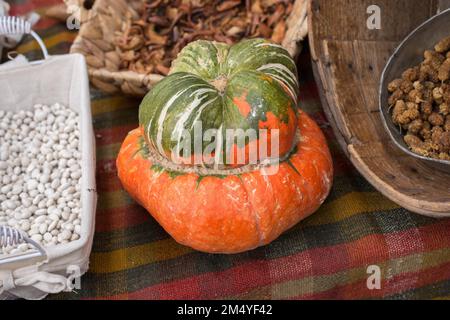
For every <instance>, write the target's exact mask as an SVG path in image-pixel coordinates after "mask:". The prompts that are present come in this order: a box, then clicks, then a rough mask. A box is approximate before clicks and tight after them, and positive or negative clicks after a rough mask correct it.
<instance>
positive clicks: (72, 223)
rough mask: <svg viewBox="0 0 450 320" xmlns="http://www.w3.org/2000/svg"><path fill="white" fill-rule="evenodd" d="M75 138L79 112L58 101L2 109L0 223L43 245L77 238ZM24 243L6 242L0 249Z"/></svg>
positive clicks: (77, 151)
mask: <svg viewBox="0 0 450 320" xmlns="http://www.w3.org/2000/svg"><path fill="white" fill-rule="evenodd" d="M79 140H80V132H79V127H78V115H77V114H76V113H75V112H74V111H72V110H71V109H69V108H67V107H65V106H62V105H61V104H58V103H57V104H54V105H52V106H46V105H36V106H34V107H33V109H32V110H31V111H24V110H22V111H18V112H6V111H1V110H0V225H9V226H10V227H14V228H18V229H21V230H22V231H24V232H26V233H27V234H28V236H29V237H30V238H31V239H33V240H34V241H36V242H39V243H41V244H42V245H44V246H51V245H57V244H63V243H68V242H70V241H74V240H77V239H79V238H80V231H81V216H80V194H81V193H80V189H81V185H80V178H81V152H80V141H79ZM28 249H29V246H27V245H25V244H22V245H20V246H17V247H11V246H9V247H4V248H0V255H1V254H15V253H17V252H20V251H27V250H28Z"/></svg>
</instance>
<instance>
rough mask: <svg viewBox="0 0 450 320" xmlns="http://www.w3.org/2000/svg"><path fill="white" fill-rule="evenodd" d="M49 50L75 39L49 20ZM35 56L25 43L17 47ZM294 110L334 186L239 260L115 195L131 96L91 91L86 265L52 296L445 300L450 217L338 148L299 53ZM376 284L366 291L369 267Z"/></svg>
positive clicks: (29, 6) (18, 5) (449, 290)
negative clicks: (181, 236)
mask: <svg viewBox="0 0 450 320" xmlns="http://www.w3.org/2000/svg"><path fill="white" fill-rule="evenodd" d="M59 2H60V1H59V0H39V1H38V0H34V1H25V0H17V1H10V3H11V4H12V14H14V15H19V14H23V13H25V12H28V11H30V10H35V11H37V12H42V11H43V9H44V8H45V7H47V6H49V5H52V4H56V3H59ZM35 29H36V30H37V31H38V32H39V34H40V35H42V36H43V37H44V39H45V43H46V45H47V47H48V48H49V51H50V53H51V54H61V53H67V52H68V50H69V47H70V44H71V42H72V41H73V40H74V38H75V36H76V33H74V32H71V31H68V30H67V29H66V27H65V26H64V25H63V24H61V23H58V22H57V21H55V20H52V19H42V20H41V21H40V22H39V24H38V25H37V26H36V28H35ZM18 51H19V52H23V53H26V54H27V56H29V57H37V56H39V55H40V53H39V50H38V47H37V45H36V44H35V43H34V42H33V41H32V40H31V39H30V38H27V39H26V40H25V42H23V43H22V44H21V46H20V47H19V49H18ZM299 70H300V77H301V100H300V106H301V108H302V109H304V110H305V111H307V112H308V113H309V114H310V115H312V116H313V118H314V119H315V120H316V121H317V122H318V123H319V124H320V125H321V127H322V129H323V131H324V132H325V134H326V136H327V138H328V142H329V145H330V148H331V150H332V154H333V159H334V165H335V171H336V172H335V182H334V187H333V190H332V192H331V195H330V197H329V198H328V200H327V201H326V203H325V204H324V205H323V206H322V208H321V209H320V210H319V211H318V212H317V213H316V214H314V215H313V216H311V217H310V218H308V219H306V220H305V221H303V222H301V223H299V224H298V225H297V226H295V227H294V228H293V229H291V230H289V231H287V232H286V233H285V234H283V235H282V236H281V237H280V238H279V239H278V240H276V241H275V242H273V243H272V244H270V245H268V246H266V247H263V248H259V249H257V250H254V251H251V252H247V253H243V254H238V255H209V254H204V253H200V252H196V251H193V250H191V249H189V248H187V247H184V246H181V245H179V244H177V243H176V242H175V241H174V240H172V239H171V238H170V237H169V236H168V234H167V233H166V232H165V231H164V230H163V229H162V228H161V227H160V226H159V225H158V224H157V223H156V221H155V220H154V219H153V218H151V216H150V215H149V214H148V213H147V212H146V211H145V210H144V209H143V208H141V207H140V206H139V205H137V204H136V203H135V202H134V201H133V200H132V199H131V198H130V197H129V196H128V195H127V193H126V192H125V191H124V190H123V189H122V187H121V185H120V182H119V180H118V178H117V175H116V168H115V158H116V154H117V152H118V150H119V147H120V144H121V142H122V140H123V138H124V137H125V135H126V134H127V133H128V132H129V131H130V130H132V129H133V128H135V127H136V126H137V121H138V105H139V102H140V101H139V100H137V99H132V98H128V97H125V96H121V95H114V96H111V95H105V94H102V93H100V92H98V91H96V90H92V91H91V95H92V112H93V117H94V128H95V132H96V137H97V185H98V195H99V201H98V211H97V217H96V234H95V239H94V246H93V251H92V255H91V259H90V270H89V272H88V273H87V274H86V275H85V276H84V277H83V278H82V280H81V290H78V292H77V293H70V294H60V295H56V296H50V297H49V298H51V299H55V298H56V299H62V298H66V299H96V298H107V299H135V298H139V299H228V298H231V299H233V298H236V299H244V298H250V299H315V298H331V299H342V298H389V299H400V298H408V299H415V298H449V297H450V219H442V220H435V219H431V218H426V217H422V216H419V215H416V214H413V213H410V212H408V211H406V210H404V209H402V208H399V207H398V206H397V205H396V204H394V203H392V202H391V201H389V200H388V199H386V198H385V197H383V196H382V195H381V194H380V193H378V192H377V191H376V190H374V188H373V187H371V186H370V185H369V184H368V183H367V181H366V180H365V179H364V178H362V177H361V176H360V175H359V174H358V172H357V171H356V170H355V169H354V168H353V167H352V165H351V164H350V162H349V161H348V160H347V159H346V158H345V156H344V154H343V153H342V151H341V150H340V148H339V146H338V144H337V142H336V139H335V137H334V136H333V133H332V131H331V128H330V127H329V125H328V123H327V120H326V118H325V116H324V114H323V112H322V109H321V104H320V101H319V98H318V94H317V89H316V85H315V83H314V80H313V77H312V73H311V68H310V57H309V54H308V52H307V49H306V50H304V53H303V54H302V55H301V57H300V59H299ZM370 265H376V266H378V267H379V268H380V270H381V289H379V290H377V289H375V290H369V289H368V288H367V278H368V276H369V275H368V273H367V268H368V267H369V266H370Z"/></svg>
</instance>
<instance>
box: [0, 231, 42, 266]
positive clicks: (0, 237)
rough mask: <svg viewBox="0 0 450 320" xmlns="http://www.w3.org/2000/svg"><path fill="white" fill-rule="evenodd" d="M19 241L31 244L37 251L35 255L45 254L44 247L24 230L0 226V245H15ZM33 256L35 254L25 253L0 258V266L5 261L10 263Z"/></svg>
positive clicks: (19, 242)
mask: <svg viewBox="0 0 450 320" xmlns="http://www.w3.org/2000/svg"><path fill="white" fill-rule="evenodd" d="M21 243H28V244H31V245H32V246H33V247H34V248H35V249H36V250H37V251H38V254H37V256H41V257H46V256H47V254H46V252H45V249H44V248H42V246H41V245H40V244H39V243H37V242H36V241H34V240H32V239H30V238H29V237H28V236H27V235H26V234H25V233H24V232H22V231H20V230H18V229H15V228H12V227H9V226H6V225H1V226H0V247H7V246H17V245H19V244H21ZM35 256H36V254H31V256H30V255H27V254H25V255H21V256H18V257H6V258H0V266H1V265H2V264H6V263H12V262H16V261H20V260H24V259H27V258H33V257H35ZM0 269H1V268H0Z"/></svg>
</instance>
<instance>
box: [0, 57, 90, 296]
mask: <svg viewBox="0 0 450 320" xmlns="http://www.w3.org/2000/svg"><path fill="white" fill-rule="evenodd" d="M38 103H40V104H48V105H51V104H54V103H61V104H64V105H66V106H68V107H69V108H71V109H72V110H74V111H75V112H77V113H78V114H79V116H80V134H81V152H82V164H81V165H82V178H81V188H82V189H81V234H80V239H78V240H76V241H72V242H69V243H68V244H59V245H56V246H54V247H49V248H46V249H45V251H46V258H45V260H44V261H35V260H33V259H31V260H29V264H27V265H25V266H22V267H18V268H17V266H15V265H14V264H10V265H9V267H5V266H3V267H2V265H1V264H0V300H1V299H5V298H10V297H21V298H26V299H42V298H44V297H45V296H46V295H47V294H48V293H58V292H61V291H71V290H72V288H73V286H72V280H73V279H74V278H76V277H79V276H81V275H82V274H84V273H85V272H86V271H87V269H88V264H89V255H90V252H91V248H92V240H93V234H94V224H95V210H96V204H97V194H96V186H95V138H94V131H93V127H92V115H91V107H90V96H89V82H88V73H87V68H86V63H85V59H84V57H83V56H82V55H80V54H68V55H60V56H49V57H48V58H47V59H45V60H43V61H40V62H38V63H33V64H31V63H30V64H27V65H25V66H20V67H16V68H8V69H6V70H3V71H1V68H0V110H22V109H31V108H32V106H33V105H35V104H38Z"/></svg>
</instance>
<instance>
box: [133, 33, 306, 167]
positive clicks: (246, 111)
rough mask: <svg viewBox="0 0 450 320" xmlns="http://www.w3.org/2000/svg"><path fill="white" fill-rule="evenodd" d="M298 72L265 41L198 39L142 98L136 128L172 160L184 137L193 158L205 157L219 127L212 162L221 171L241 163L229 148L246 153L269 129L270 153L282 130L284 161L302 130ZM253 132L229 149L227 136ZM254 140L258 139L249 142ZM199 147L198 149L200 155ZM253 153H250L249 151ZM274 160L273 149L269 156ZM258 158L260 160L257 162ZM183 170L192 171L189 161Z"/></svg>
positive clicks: (278, 48)
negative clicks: (197, 126)
mask: <svg viewBox="0 0 450 320" xmlns="http://www.w3.org/2000/svg"><path fill="white" fill-rule="evenodd" d="M296 75H297V70H296V66H295V63H294V61H293V60H292V58H291V57H290V55H289V54H288V52H287V51H286V50H285V49H283V48H282V47H281V46H279V45H276V44H272V43H270V42H268V41H266V40H263V39H252V40H246V41H243V42H240V43H238V44H236V45H233V46H228V45H226V44H221V43H216V42H210V41H195V42H193V43H191V44H189V45H188V46H186V47H185V48H184V49H183V50H182V51H181V53H180V54H179V56H178V58H177V59H176V60H175V61H174V63H173V65H172V68H171V74H170V75H169V76H168V77H166V78H165V79H164V80H162V81H161V82H159V83H158V84H157V85H156V86H155V87H154V88H153V89H152V90H151V91H150V92H149V93H148V94H147V95H146V97H145V98H144V100H143V101H142V104H141V106H140V109H139V123H140V125H141V126H142V127H143V128H144V132H145V139H146V141H147V142H148V145H149V148H150V149H151V150H152V151H153V152H156V153H158V154H159V155H161V156H163V157H165V158H167V159H168V160H169V161H171V160H173V157H172V151H173V150H177V147H178V148H179V149H181V147H180V145H181V144H183V143H184V141H183V139H184V137H185V136H184V135H183V134H184V133H185V132H188V133H189V137H190V141H189V142H190V144H191V148H190V151H191V152H190V154H191V155H193V154H194V153H195V152H197V153H199V152H200V153H201V154H204V153H205V154H208V150H207V149H206V148H207V147H208V145H210V144H211V140H212V141H214V139H211V140H209V141H205V140H204V139H203V137H204V134H205V133H206V132H207V130H209V129H217V130H218V132H217V136H216V137H215V139H216V140H217V141H222V144H221V145H219V144H218V145H217V146H218V147H217V149H216V150H221V153H222V154H221V155H218V154H217V153H218V151H216V150H214V152H215V159H214V160H215V162H214V163H202V166H204V165H207V166H217V164H218V159H220V158H219V156H221V157H222V159H223V160H222V161H223V162H224V166H225V167H227V166H237V165H239V164H247V163H248V160H249V157H246V161H245V163H237V160H236V159H235V158H234V157H229V158H228V159H227V158H226V153H227V152H230V150H231V149H232V148H234V149H236V148H248V144H251V143H256V142H259V139H260V129H267V136H263V137H262V138H261V139H265V141H264V143H266V144H267V145H268V146H269V147H268V149H270V143H271V140H272V139H271V138H272V132H273V131H272V130H273V129H278V130H279V137H278V136H277V139H278V141H279V152H278V154H277V155H275V156H280V157H283V156H285V155H286V154H287V153H288V152H290V151H291V149H292V147H293V145H294V138H295V131H296V128H297V118H296V114H295V113H296V111H295V110H296V107H297V103H296V101H297V94H298V81H297V76H296ZM199 122H200V123H201V132H202V133H203V134H201V135H195V132H194V129H195V124H196V123H199ZM228 129H231V130H234V132H236V129H241V130H243V131H247V130H248V129H253V130H254V132H256V135H255V136H254V137H249V138H248V139H247V140H246V141H244V142H243V144H240V145H239V144H238V141H237V140H236V141H235V145H234V146H233V147H231V148H230V144H228V145H226V144H225V143H224V142H225V141H226V136H227V130H228ZM252 138H253V140H255V139H256V140H257V141H252ZM195 144H197V145H199V146H201V147H200V148H197V149H195ZM247 152H248V150H247ZM269 156H273V155H271V154H270V150H269V151H268V157H269ZM259 160H261V159H259ZM184 164H187V165H193V164H194V163H191V162H190V158H189V156H188V157H187V159H186V161H185V162H184Z"/></svg>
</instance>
